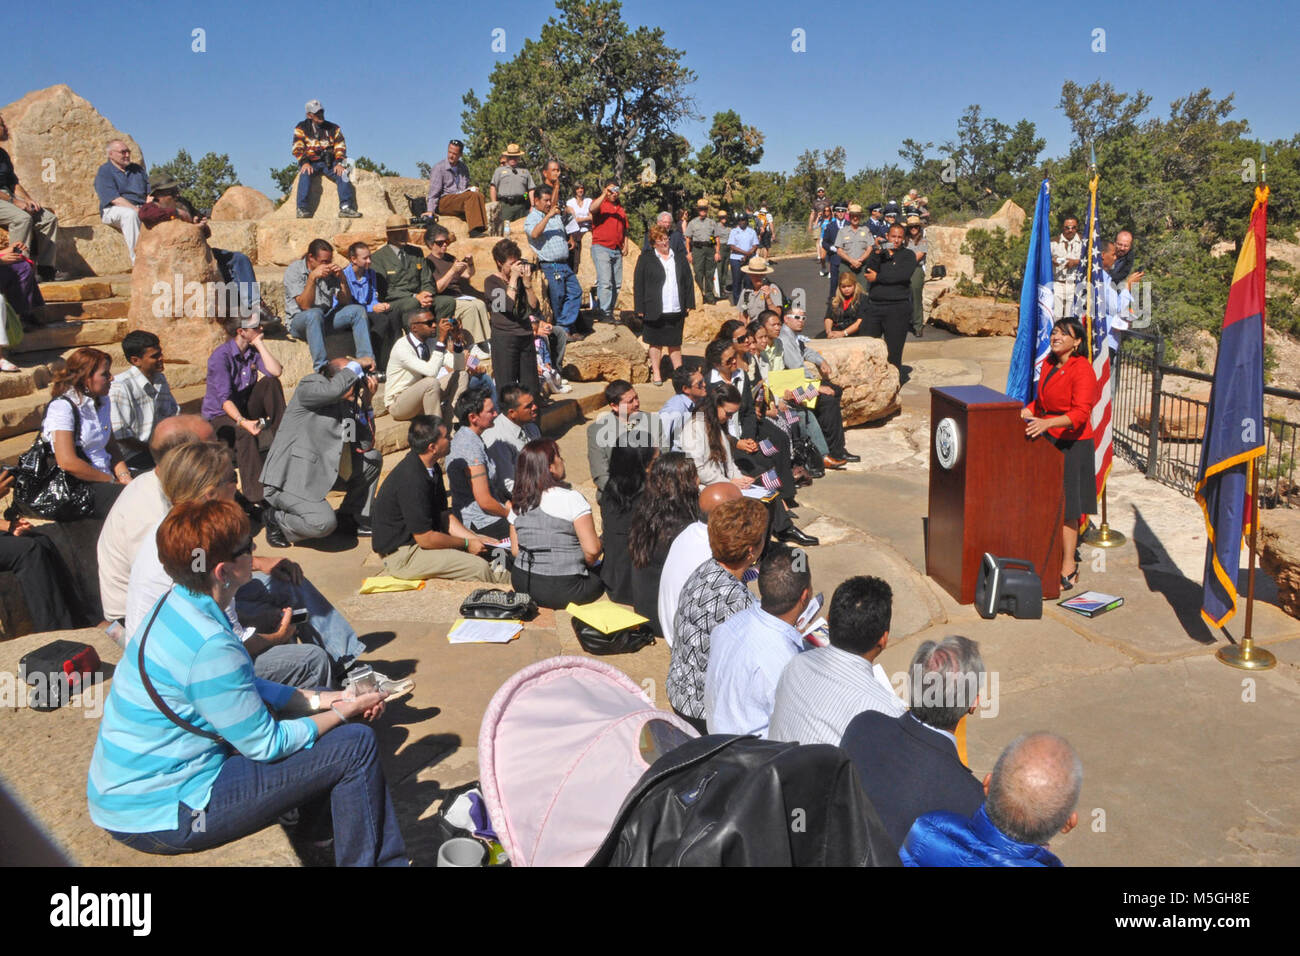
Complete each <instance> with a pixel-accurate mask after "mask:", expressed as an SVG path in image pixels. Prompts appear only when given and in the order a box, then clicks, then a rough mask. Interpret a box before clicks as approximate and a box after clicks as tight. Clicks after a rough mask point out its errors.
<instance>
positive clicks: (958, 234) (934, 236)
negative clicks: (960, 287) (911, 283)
mask: <svg viewBox="0 0 1300 956" xmlns="http://www.w3.org/2000/svg"><path fill="white" fill-rule="evenodd" d="M925 239H926V242H928V243H929V244H930V251H929V252H928V253H926V259H927V260H928V261H929V263H930V265H932V266H938V265H941V266H943V267H944V268H946V269H947V270H948V275H949V276H951V277H953V278H956V277H957V276H959V275H964V276H970V277H971V278H974V277H975V260H974V259H972V258H971V257H970V256H968V255H966V254H965V253H964V252H962V251H961V244H962V243H963V242H964V241H965V239H966V227H965V226H930V227H929V228H927V229H926V230H925Z"/></svg>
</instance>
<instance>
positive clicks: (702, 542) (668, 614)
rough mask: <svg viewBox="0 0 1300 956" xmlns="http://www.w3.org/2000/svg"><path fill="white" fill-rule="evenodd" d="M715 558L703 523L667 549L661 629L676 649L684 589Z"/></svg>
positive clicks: (684, 532)
mask: <svg viewBox="0 0 1300 956" xmlns="http://www.w3.org/2000/svg"><path fill="white" fill-rule="evenodd" d="M711 557H713V549H712V548H710V547H709V526H708V525H707V524H705V523H704V522H703V521H695V522H692V523H691V524H688V525H687V526H686V527H685V528H683V529H682V530H681V531H679V532H677V537H675V538H673V543H672V544H671V545H670V546H669V548H668V557H666V558H665V559H664V573H663V574H662V575H660V577H659V602H658V603H659V626H660V628H661V629H662V630H663V632H664V642H665V643H666V644H667V645H668V646H669V647H672V646H673V619H674V618H675V617H676V616H677V604H678V602H679V601H680V600H681V596H682V586H683V585H685V584H686V579H687V578H689V577H690V576H691V575H692V574H693V573H694V572H695V569H696V568H698V567H699V566H700V565H701V564H703V563H704V562H705V561H707V560H709V558H711Z"/></svg>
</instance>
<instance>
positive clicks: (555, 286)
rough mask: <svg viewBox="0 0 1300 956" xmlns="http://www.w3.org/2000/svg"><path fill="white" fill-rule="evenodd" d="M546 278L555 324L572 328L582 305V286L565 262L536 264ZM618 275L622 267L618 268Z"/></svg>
mask: <svg viewBox="0 0 1300 956" xmlns="http://www.w3.org/2000/svg"><path fill="white" fill-rule="evenodd" d="M538 265H539V267H540V268H541V270H542V274H543V275H545V276H546V291H547V293H548V294H549V295H550V297H551V314H552V315H553V316H554V317H555V324H556V325H557V326H559V327H561V328H564V329H571V328H573V324H574V323H575V322H577V321H578V308H579V307H580V306H581V305H582V286H581V285H579V284H578V277H577V276H576V275H574V274H573V270H572V269H570V268H569V264H568V263H567V262H541V263H538ZM619 271H620V273H621V272H622V267H621V265H620V268H619Z"/></svg>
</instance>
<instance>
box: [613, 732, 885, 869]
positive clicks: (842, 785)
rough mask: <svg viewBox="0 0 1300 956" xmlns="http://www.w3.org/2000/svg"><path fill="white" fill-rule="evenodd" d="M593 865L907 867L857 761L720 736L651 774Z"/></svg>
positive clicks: (682, 750)
mask: <svg viewBox="0 0 1300 956" xmlns="http://www.w3.org/2000/svg"><path fill="white" fill-rule="evenodd" d="M587 865H588V866H898V865H899V860H898V852H897V849H896V848H895V847H894V845H893V843H892V842H891V841H890V839H889V836H888V835H887V834H886V832H885V827H884V824H883V823H881V821H880V817H879V816H878V815H877V814H876V810H875V808H874V807H872V805H871V801H870V800H869V799H867V795H866V793H865V792H864V791H863V789H862V785H861V783H859V781H858V777H857V774H856V773H855V772H854V769H853V765H852V764H851V763H850V762H849V758H848V755H847V754H845V753H844V751H843V750H841V749H840V748H839V747H834V746H831V745H830V744H812V745H809V746H801V745H799V744H792V743H780V742H778V741H773V740H760V739H759V738H757V737H734V736H725V735H720V734H715V735H712V736H708V737H700V738H697V739H694V740H690V741H688V742H687V743H684V744H682V745H681V746H680V747H677V748H675V749H674V750H672V751H670V752H669V753H668V754H666V755H665V756H663V757H661V758H660V759H659V760H657V761H655V763H654V764H653V765H652V766H651V767H650V769H649V770H648V771H646V773H645V775H644V776H643V777H642V778H641V779H640V780H639V781H638V782H637V785H636V787H635V788H633V790H632V792H631V794H629V795H628V798H627V799H626V800H625V801H624V802H623V806H622V807H621V808H620V810H619V812H618V816H617V817H616V818H615V821H614V825H613V827H612V828H611V829H610V832H609V834H608V835H607V836H606V837H605V842H604V843H603V844H601V847H600V849H599V850H597V851H596V854H595V855H594V856H593V857H592V858H591V860H590V861H588V863H587Z"/></svg>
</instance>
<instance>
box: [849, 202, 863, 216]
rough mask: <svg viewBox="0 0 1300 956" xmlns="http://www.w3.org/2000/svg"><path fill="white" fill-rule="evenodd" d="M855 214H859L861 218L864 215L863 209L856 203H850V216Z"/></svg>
mask: <svg viewBox="0 0 1300 956" xmlns="http://www.w3.org/2000/svg"><path fill="white" fill-rule="evenodd" d="M854 213H857V214H858V215H859V216H860V215H862V207H861V206H859V205H858V204H857V203H855V202H854V203H849V215H850V216H851V215H853V214H854Z"/></svg>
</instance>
